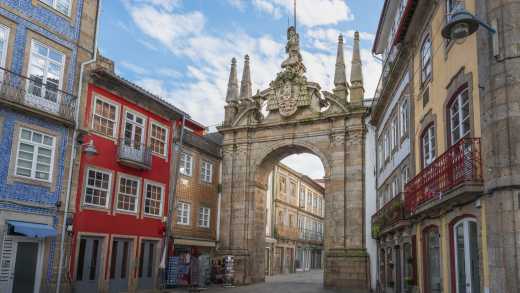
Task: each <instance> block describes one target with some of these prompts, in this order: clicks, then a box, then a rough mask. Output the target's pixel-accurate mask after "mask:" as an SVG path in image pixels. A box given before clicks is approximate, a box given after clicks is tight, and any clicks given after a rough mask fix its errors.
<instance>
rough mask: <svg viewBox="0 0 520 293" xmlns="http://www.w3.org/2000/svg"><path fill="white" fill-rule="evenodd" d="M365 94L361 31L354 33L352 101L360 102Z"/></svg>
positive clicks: (351, 80) (351, 73)
mask: <svg viewBox="0 0 520 293" xmlns="http://www.w3.org/2000/svg"><path fill="white" fill-rule="evenodd" d="M364 95H365V89H364V87H363V71H362V63H361V54H360V53H359V32H355V33H354V49H353V52H352V70H351V72H350V101H351V102H360V101H362V100H363V98H364Z"/></svg>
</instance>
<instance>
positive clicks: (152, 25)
mask: <svg viewBox="0 0 520 293" xmlns="http://www.w3.org/2000/svg"><path fill="white" fill-rule="evenodd" d="M139 1H141V0H139ZM263 1H269V2H272V3H275V4H277V3H278V4H279V3H282V0H263ZM316 1H318V0H316ZM320 1H321V0H320ZM290 2H292V1H290ZM299 2H301V3H305V1H304V0H300V1H299ZM326 2H334V1H328V0H327V1H326ZM129 3H130V4H129V5H127V9H128V10H129V12H130V15H131V16H132V19H133V21H134V22H135V23H136V25H137V26H138V27H139V28H140V29H141V30H142V31H143V33H144V34H146V35H147V36H148V37H149V38H151V39H152V40H154V42H158V43H159V44H160V45H155V46H154V47H164V48H166V49H167V50H169V51H170V52H171V53H172V54H173V55H175V56H177V57H181V58H186V60H187V63H188V66H187V67H186V71H185V72H183V73H182V74H181V73H179V72H177V71H175V70H173V71H169V72H168V71H167V70H164V69H162V70H155V71H152V72H153V73H156V76H155V77H152V78H149V77H148V76H147V77H146V78H145V77H143V78H141V80H139V81H138V83H139V84H140V85H141V86H143V87H144V88H146V89H148V90H150V91H152V92H154V93H156V94H158V95H160V96H163V97H165V98H167V99H169V100H170V101H171V102H172V103H174V104H175V105H178V106H179V107H181V108H182V109H183V110H185V111H187V112H188V113H190V115H191V116H192V117H193V118H194V119H196V120H198V121H200V122H202V123H204V124H207V125H209V126H211V125H215V124H217V123H220V122H221V121H222V120H223V116H224V114H223V112H224V97H225V92H226V86H227V78H228V76H229V68H230V60H231V58H232V57H237V59H238V67H239V68H238V72H239V79H240V76H241V73H242V64H243V56H244V55H245V54H249V55H250V58H251V71H252V78H253V92H256V90H257V89H260V90H262V89H265V88H266V87H268V84H269V82H270V81H272V80H273V79H274V78H275V77H276V73H277V72H279V71H280V64H281V62H282V60H283V59H284V58H285V50H284V47H285V44H284V43H280V42H278V41H276V40H274V39H273V38H272V37H271V36H270V35H263V36H255V37H253V36H251V35H249V34H247V33H244V32H241V31H237V30H236V29H233V30H229V31H226V32H221V33H209V32H207V30H206V28H205V18H204V16H203V15H202V13H200V12H198V11H192V12H186V13H179V12H177V11H175V10H174V11H166V10H161V9H160V8H159V7H158V6H157V5H152V4H143V3H142V2H129ZM278 4H277V5H278ZM302 6H304V5H303V4H302ZM317 11H319V10H317ZM188 23H189V24H188ZM301 34H302V35H301V36H300V40H301V42H302V43H303V42H306V40H310V41H311V42H310V45H308V46H302V48H303V49H302V55H303V59H304V63H305V65H306V67H307V70H308V72H307V77H308V79H309V80H310V81H315V82H318V83H320V85H321V86H322V89H324V90H331V89H332V87H333V84H332V83H333V74H334V64H335V55H336V49H335V46H336V42H337V37H338V34H339V32H338V31H337V30H335V29H321V30H319V31H315V30H309V31H308V32H302V33H301ZM318 42H321V43H322V47H323V48H320V49H321V50H323V51H322V52H316V48H317V47H318V45H317V44H318ZM350 42H351V41H350ZM151 43H153V41H152V42H151ZM347 43H348V41H347ZM345 54H346V58H347V60H346V61H347V62H349V60H350V57H349V56H351V54H352V53H351V49H349V48H348V47H347V50H346V52H345ZM362 56H363V58H364V60H363V61H364V73H365V80H367V77H370V78H371V79H374V80H375V81H366V82H365V86H366V91H367V95H366V97H372V93H373V90H374V89H375V86H376V85H377V77H378V76H379V64H377V63H376V62H375V60H374V59H373V58H372V57H371V56H370V53H369V51H368V50H363V51H362ZM349 67H350V66H348V65H347V69H348V70H349ZM134 71H135V70H134ZM169 74H171V75H172V76H175V77H182V76H184V77H185V79H183V82H182V83H181V84H179V83H178V82H171V79H170V78H165V79H163V80H160V78H161V75H162V76H165V77H168V75H169Z"/></svg>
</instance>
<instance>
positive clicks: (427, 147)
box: [422, 125, 435, 167]
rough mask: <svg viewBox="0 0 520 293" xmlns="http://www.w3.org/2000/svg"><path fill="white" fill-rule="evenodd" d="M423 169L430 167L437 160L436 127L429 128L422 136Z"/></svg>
mask: <svg viewBox="0 0 520 293" xmlns="http://www.w3.org/2000/svg"><path fill="white" fill-rule="evenodd" d="M422 148H423V167H426V166H428V165H430V164H431V163H432V162H433V160H434V159H435V126H433V125H432V126H430V127H428V128H427V129H426V130H425V131H424V134H423V136H422Z"/></svg>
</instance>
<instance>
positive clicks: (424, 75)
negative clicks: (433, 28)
mask: <svg viewBox="0 0 520 293" xmlns="http://www.w3.org/2000/svg"><path fill="white" fill-rule="evenodd" d="M431 51H432V40H431V38H430V35H428V36H426V38H424V41H423V43H422V46H421V81H422V82H425V81H426V80H428V79H429V78H430V76H431V74H432V52H431Z"/></svg>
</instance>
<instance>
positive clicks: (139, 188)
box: [115, 174, 141, 213]
mask: <svg viewBox="0 0 520 293" xmlns="http://www.w3.org/2000/svg"><path fill="white" fill-rule="evenodd" d="M118 177H119V178H118V180H117V198H116V202H115V208H116V211H120V212H126V213H136V212H137V211H138V210H139V198H140V197H141V179H140V178H138V177H133V176H129V175H126V174H120V175H119V176H118ZM122 179H126V180H133V181H137V190H136V191H137V193H136V194H135V208H134V210H126V209H120V208H118V205H119V196H120V195H121V180H122ZM124 195H125V196H133V195H132V194H128V193H125V194H124Z"/></svg>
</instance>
